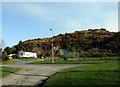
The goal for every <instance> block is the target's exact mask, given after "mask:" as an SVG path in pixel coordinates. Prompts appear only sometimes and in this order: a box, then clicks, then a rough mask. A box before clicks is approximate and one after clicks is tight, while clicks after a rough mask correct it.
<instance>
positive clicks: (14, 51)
mask: <svg viewBox="0 0 120 87" xmlns="http://www.w3.org/2000/svg"><path fill="white" fill-rule="evenodd" d="M4 51H6V52H7V53H8V55H9V54H16V53H17V49H16V47H6V48H5V49H4Z"/></svg>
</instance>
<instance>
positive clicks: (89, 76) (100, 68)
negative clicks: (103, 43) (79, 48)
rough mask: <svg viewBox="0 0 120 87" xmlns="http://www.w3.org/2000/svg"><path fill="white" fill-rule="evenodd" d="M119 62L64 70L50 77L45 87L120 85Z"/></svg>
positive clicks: (113, 61) (111, 61)
mask: <svg viewBox="0 0 120 87" xmlns="http://www.w3.org/2000/svg"><path fill="white" fill-rule="evenodd" d="M119 63H120V61H119ZM118 65H119V64H118V61H116V60H108V61H104V63H102V64H94V65H86V66H79V67H74V68H69V69H65V70H62V71H61V72H58V73H56V74H55V75H53V76H52V77H50V78H49V79H48V80H47V81H46V83H45V84H44V86H43V87H47V86H48V87H49V86H52V87H56V86H58V87H59V86H61V87H62V86H63V87H65V86H70V87H72V86H73V87H74V86H75V85H77V86H78V85H80V86H85V85H91V86H92V85H108V86H111V85H120V83H119V82H120V78H119V77H118V76H119V69H118V68H119V67H118Z"/></svg>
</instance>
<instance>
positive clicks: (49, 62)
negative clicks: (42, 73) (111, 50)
mask: <svg viewBox="0 0 120 87" xmlns="http://www.w3.org/2000/svg"><path fill="white" fill-rule="evenodd" d="M102 62H103V61H102V60H101V61H100V60H99V61H97V60H92V61H89V60H88V61H84V60H82V61H81V60H80V61H77V60H74V61H72V60H66V61H64V60H55V61H54V64H86V63H102ZM27 64H52V61H51V60H44V61H36V62H31V63H27Z"/></svg>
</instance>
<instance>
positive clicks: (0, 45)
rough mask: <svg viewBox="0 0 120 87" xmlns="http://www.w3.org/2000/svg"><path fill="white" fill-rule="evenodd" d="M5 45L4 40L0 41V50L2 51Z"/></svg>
mask: <svg viewBox="0 0 120 87" xmlns="http://www.w3.org/2000/svg"><path fill="white" fill-rule="evenodd" d="M5 46H6V44H5V41H4V40H0V48H1V49H2V50H3V49H4V48H5Z"/></svg>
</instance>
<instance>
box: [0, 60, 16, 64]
mask: <svg viewBox="0 0 120 87" xmlns="http://www.w3.org/2000/svg"><path fill="white" fill-rule="evenodd" d="M13 63H16V61H14V60H6V61H2V62H1V63H0V64H13Z"/></svg>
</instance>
